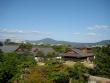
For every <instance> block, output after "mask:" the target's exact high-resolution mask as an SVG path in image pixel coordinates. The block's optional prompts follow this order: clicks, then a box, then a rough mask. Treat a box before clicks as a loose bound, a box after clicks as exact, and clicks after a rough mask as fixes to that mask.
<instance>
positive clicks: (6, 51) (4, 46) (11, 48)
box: [0, 45, 19, 53]
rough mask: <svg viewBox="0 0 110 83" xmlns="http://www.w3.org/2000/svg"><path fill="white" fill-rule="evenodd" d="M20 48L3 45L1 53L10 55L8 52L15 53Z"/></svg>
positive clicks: (0, 47)
mask: <svg viewBox="0 0 110 83" xmlns="http://www.w3.org/2000/svg"><path fill="white" fill-rule="evenodd" d="M18 47H19V45H3V46H0V49H1V51H3V52H5V53H8V52H14V51H16V49H17V48H18Z"/></svg>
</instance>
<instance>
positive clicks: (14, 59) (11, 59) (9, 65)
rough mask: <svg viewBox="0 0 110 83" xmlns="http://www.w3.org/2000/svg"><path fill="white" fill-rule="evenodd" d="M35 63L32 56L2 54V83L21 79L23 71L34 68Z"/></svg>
mask: <svg viewBox="0 0 110 83" xmlns="http://www.w3.org/2000/svg"><path fill="white" fill-rule="evenodd" d="M34 65H35V61H34V59H33V57H32V56H29V55H28V56H23V55H20V54H16V53H14V52H13V53H2V58H1V61H0V82H1V83H10V82H13V81H14V80H16V79H20V77H21V75H22V74H23V72H22V70H23V69H25V68H26V67H30V66H34Z"/></svg>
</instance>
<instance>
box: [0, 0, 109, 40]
mask: <svg viewBox="0 0 110 83" xmlns="http://www.w3.org/2000/svg"><path fill="white" fill-rule="evenodd" d="M47 37H49V38H53V39H56V40H65V41H73V42H97V41H101V40H107V39H110V0H0V39H6V38H11V39H23V40H39V39H43V38H47Z"/></svg>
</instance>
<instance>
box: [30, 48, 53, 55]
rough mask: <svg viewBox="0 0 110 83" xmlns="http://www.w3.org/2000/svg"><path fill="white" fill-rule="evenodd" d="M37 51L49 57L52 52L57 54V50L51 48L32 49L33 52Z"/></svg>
mask: <svg viewBox="0 0 110 83" xmlns="http://www.w3.org/2000/svg"><path fill="white" fill-rule="evenodd" d="M36 49H37V50H38V51H42V52H43V53H44V54H45V55H47V54H48V53H51V52H55V50H54V49H53V48H49V47H34V48H32V52H33V51H34V50H36Z"/></svg>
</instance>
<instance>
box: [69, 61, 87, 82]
mask: <svg viewBox="0 0 110 83" xmlns="http://www.w3.org/2000/svg"><path fill="white" fill-rule="evenodd" d="M67 71H68V73H69V77H70V78H72V83H74V82H75V83H86V79H85V76H84V74H85V73H88V69H87V68H86V67H85V66H84V65H83V64H82V63H80V62H77V63H76V64H75V65H74V66H73V67H72V68H68V69H67Z"/></svg>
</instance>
